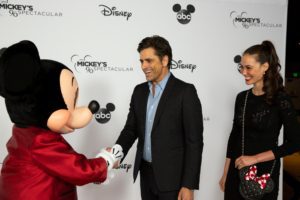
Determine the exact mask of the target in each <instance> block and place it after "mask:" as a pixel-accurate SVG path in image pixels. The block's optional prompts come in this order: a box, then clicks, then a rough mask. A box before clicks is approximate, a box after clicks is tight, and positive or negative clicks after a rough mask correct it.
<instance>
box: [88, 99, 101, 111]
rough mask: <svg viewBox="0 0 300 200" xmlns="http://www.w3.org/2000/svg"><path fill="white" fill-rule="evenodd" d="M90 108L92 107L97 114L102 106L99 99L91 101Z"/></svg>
mask: <svg viewBox="0 0 300 200" xmlns="http://www.w3.org/2000/svg"><path fill="white" fill-rule="evenodd" d="M88 108H89V109H90V111H91V113H93V114H95V113H96V112H97V111H98V110H99V108H100V105H99V103H98V102H97V101H95V100H92V101H91V102H90V103H89V106H88Z"/></svg>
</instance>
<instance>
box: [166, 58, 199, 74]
mask: <svg viewBox="0 0 300 200" xmlns="http://www.w3.org/2000/svg"><path fill="white" fill-rule="evenodd" d="M196 67H197V65H194V64H184V63H183V62H182V60H178V61H177V62H176V61H175V60H172V63H171V69H190V70H191V72H193V71H194V70H195V69H196Z"/></svg>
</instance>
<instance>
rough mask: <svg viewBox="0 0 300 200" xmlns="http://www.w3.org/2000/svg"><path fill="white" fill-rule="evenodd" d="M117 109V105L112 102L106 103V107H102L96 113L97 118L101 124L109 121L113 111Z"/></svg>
mask: <svg viewBox="0 0 300 200" xmlns="http://www.w3.org/2000/svg"><path fill="white" fill-rule="evenodd" d="M114 110H115V105H114V104H112V103H108V104H106V108H100V109H99V111H98V112H96V113H95V119H96V120H97V122H99V123H101V124H105V123H107V122H108V121H109V120H110V118H111V113H110V112H112V111H114Z"/></svg>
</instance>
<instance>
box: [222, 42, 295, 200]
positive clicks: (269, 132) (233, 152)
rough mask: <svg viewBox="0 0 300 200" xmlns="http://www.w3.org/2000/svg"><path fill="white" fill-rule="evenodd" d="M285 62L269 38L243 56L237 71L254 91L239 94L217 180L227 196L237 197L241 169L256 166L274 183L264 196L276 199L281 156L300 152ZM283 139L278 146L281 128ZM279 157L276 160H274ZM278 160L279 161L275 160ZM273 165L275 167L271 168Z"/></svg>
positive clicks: (252, 47)
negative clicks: (282, 70)
mask: <svg viewBox="0 0 300 200" xmlns="http://www.w3.org/2000/svg"><path fill="white" fill-rule="evenodd" d="M280 68H281V66H280V64H279V59H278V56H277V53H276V51H275V48H274V45H273V44H272V43H271V42H270V41H263V42H262V44H258V45H254V46H251V47H249V48H248V49H247V50H246V51H245V52H244V53H243V56H242V59H241V63H240V66H239V72H240V73H241V74H242V75H243V76H244V77H245V82H246V84H247V85H253V87H252V88H251V89H250V90H247V91H243V92H240V93H239V94H238V95H237V97H236V102H235V110H234V120H233V128H232V131H231V133H230V137H229V140H228V146H227V155H226V162H225V166H224V173H223V176H222V178H221V180H220V182H219V184H220V187H221V190H222V191H224V192H225V193H224V199H225V200H227V199H228V200H239V199H243V197H242V196H241V195H240V193H239V183H240V179H239V175H238V174H239V169H241V168H243V167H245V166H250V165H254V164H255V165H256V166H257V169H258V170H257V176H261V175H262V174H265V173H270V171H271V169H272V168H273V171H272V174H271V178H272V179H273V181H274V183H275V188H274V190H273V191H272V192H271V193H268V194H266V195H265V196H264V197H263V200H267V199H268V200H276V199H277V196H278V189H279V173H280V158H281V157H284V156H286V155H289V154H292V153H294V152H297V151H299V150H300V125H299V123H298V121H297V113H296V111H295V109H294V108H293V105H292V102H291V99H290V97H289V96H288V95H287V94H286V92H285V91H284V86H283V79H282V77H281V75H280V74H279V70H280ZM247 92H248V98H247V103H246V109H245V116H244V154H243V155H242V127H243V126H242V122H243V109H244V103H245V97H246V93H247ZM282 125H283V127H284V142H283V144H280V145H279V144H278V136H279V134H280V129H281V127H282ZM275 160H276V162H274V161H275ZM274 163H275V164H274ZM273 164H274V167H273Z"/></svg>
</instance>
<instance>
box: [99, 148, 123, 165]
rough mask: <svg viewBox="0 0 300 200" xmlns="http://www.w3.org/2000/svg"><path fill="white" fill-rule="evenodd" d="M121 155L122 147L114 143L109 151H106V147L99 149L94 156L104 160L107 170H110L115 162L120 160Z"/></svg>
mask: <svg viewBox="0 0 300 200" xmlns="http://www.w3.org/2000/svg"><path fill="white" fill-rule="evenodd" d="M123 156H124V154H123V148H122V147H121V146H120V145H119V144H115V145H114V146H113V147H112V149H111V152H108V151H107V150H106V149H101V151H100V153H99V154H98V155H97V156H96V157H97V158H98V157H102V158H103V159H104V160H106V163H107V168H108V170H111V169H112V168H113V166H114V164H115V163H116V162H119V161H121V159H122V158H123Z"/></svg>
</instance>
